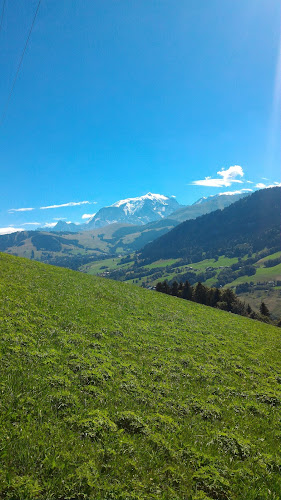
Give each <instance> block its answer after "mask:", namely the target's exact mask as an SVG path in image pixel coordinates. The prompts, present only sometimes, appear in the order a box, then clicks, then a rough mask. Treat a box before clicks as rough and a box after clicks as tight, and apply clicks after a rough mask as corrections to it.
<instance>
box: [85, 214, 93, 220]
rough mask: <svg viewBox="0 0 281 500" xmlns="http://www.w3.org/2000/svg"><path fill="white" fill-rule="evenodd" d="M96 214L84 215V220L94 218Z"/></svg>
mask: <svg viewBox="0 0 281 500" xmlns="http://www.w3.org/2000/svg"><path fill="white" fill-rule="evenodd" d="M94 215H96V214H83V215H82V219H90V217H94Z"/></svg>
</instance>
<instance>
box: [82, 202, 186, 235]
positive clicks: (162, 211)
mask: <svg viewBox="0 0 281 500" xmlns="http://www.w3.org/2000/svg"><path fill="white" fill-rule="evenodd" d="M179 208H181V205H179V203H178V202H177V201H176V199H175V198H169V197H168V196H164V195H161V194H153V193H147V194H146V195H144V196H140V197H138V198H128V199H126V200H120V201H117V202H116V203H114V204H113V205H111V206H110V207H104V208H101V209H100V210H99V211H98V212H97V213H96V214H95V215H94V216H93V217H92V218H91V219H90V220H89V221H88V223H87V227H85V229H87V230H90V229H95V228H99V227H103V226H106V225H108V224H113V223H126V224H137V225H144V224H148V223H149V222H154V221H157V220H161V219H163V218H164V217H167V216H169V215H171V214H172V213H173V212H175V211H176V210H178V209H179Z"/></svg>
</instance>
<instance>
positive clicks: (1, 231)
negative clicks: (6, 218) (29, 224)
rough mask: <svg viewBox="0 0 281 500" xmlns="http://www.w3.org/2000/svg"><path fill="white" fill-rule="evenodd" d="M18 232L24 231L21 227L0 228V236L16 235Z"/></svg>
mask: <svg viewBox="0 0 281 500" xmlns="http://www.w3.org/2000/svg"><path fill="white" fill-rule="evenodd" d="M18 231H24V229H23V228H22V227H13V226H9V227H0V234H11V233H17V232H18Z"/></svg>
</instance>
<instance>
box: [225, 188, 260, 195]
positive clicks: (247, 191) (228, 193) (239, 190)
mask: <svg viewBox="0 0 281 500" xmlns="http://www.w3.org/2000/svg"><path fill="white" fill-rule="evenodd" d="M252 192H253V190H252V189H238V190H237V191H225V192H224V193H219V196H222V195H224V194H227V195H230V196H231V195H234V194H243V193H252Z"/></svg>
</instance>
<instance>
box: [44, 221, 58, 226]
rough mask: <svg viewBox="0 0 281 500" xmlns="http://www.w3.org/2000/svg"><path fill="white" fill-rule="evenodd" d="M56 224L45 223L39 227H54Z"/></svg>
mask: <svg viewBox="0 0 281 500" xmlns="http://www.w3.org/2000/svg"><path fill="white" fill-rule="evenodd" d="M56 224H57V223H56V222H45V224H44V226H41V227H54V226H55V225H56Z"/></svg>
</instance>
